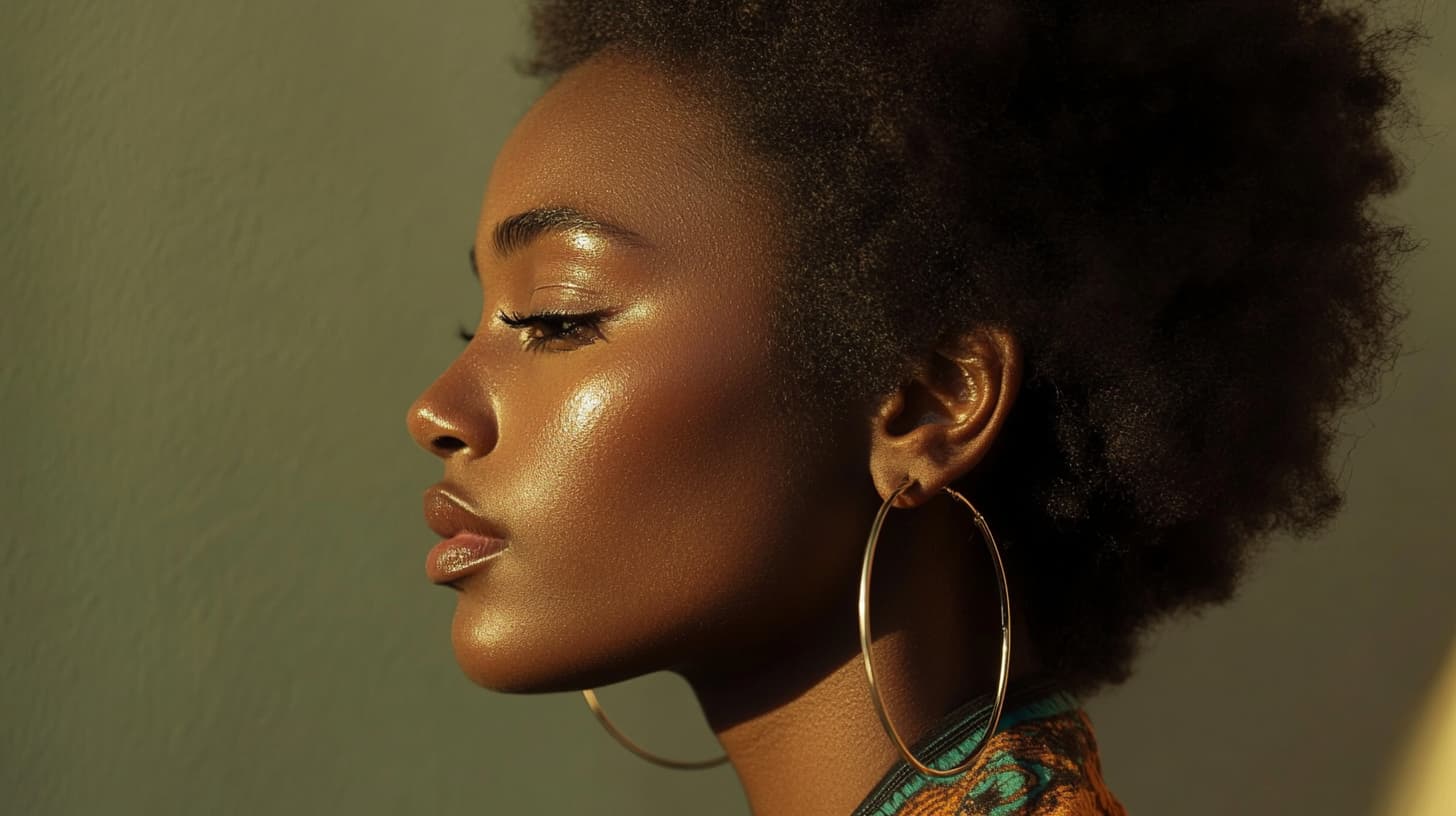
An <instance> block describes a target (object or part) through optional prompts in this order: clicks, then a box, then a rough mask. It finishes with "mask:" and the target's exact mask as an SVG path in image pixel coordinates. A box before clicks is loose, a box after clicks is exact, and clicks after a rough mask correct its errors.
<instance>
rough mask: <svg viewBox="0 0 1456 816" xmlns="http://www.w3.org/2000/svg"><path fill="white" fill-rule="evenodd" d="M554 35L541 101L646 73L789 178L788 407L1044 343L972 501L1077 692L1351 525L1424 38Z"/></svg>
mask: <svg viewBox="0 0 1456 816" xmlns="http://www.w3.org/2000/svg"><path fill="white" fill-rule="evenodd" d="M532 11H533V16H532V22H533V30H534V33H535V37H536V40H535V41H536V48H535V52H534V54H533V55H532V57H531V59H530V60H529V61H528V62H527V63H526V65H525V66H524V68H525V70H526V71H528V72H529V73H531V74H534V75H537V76H544V77H554V76H559V75H560V74H561V73H563V72H565V71H567V70H569V69H571V68H572V67H574V66H575V65H577V64H579V63H581V62H582V61H584V60H586V59H588V58H590V57H592V56H594V55H596V54H598V53H599V52H602V51H604V50H617V51H622V52H625V53H630V54H632V55H635V56H638V57H641V58H645V59H647V60H649V61H651V62H653V63H655V64H658V65H660V66H662V67H664V68H666V69H669V70H670V71H671V72H673V75H674V76H683V77H687V78H689V79H690V80H692V81H693V82H695V83H696V85H697V87H700V88H702V89H703V90H704V92H705V93H708V94H709V95H710V98H712V99H714V100H716V102H717V105H718V107H720V108H721V109H722V110H723V113H724V114H725V115H726V116H727V117H728V118H729V120H730V122H731V123H732V127H733V130H734V133H735V135H736V136H737V138H739V139H740V140H741V141H742V143H743V144H744V145H745V146H746V147H747V148H748V149H749V150H750V151H751V152H752V153H753V154H755V155H756V156H758V157H759V158H761V159H762V160H763V161H764V163H765V166H766V167H770V168H773V172H772V173H771V174H770V176H771V177H772V178H773V179H774V180H775V183H774V184H773V185H771V186H773V187H774V188H775V190H776V191H777V192H776V193H775V195H776V198H777V199H778V201H779V203H780V204H781V205H782V208H783V210H784V216H785V219H784V220H785V222H786V223H788V224H790V225H791V229H792V231H793V233H794V235H793V238H792V248H791V251H790V252H789V253H788V254H789V255H790V257H789V258H788V259H787V261H786V271H785V272H784V275H783V276H782V277H783V280H784V284H783V286H784V289H783V291H782V293H781V297H780V298H779V300H780V306H779V312H780V315H779V319H778V321H777V323H776V325H777V327H778V328H777V332H778V334H777V336H776V337H775V338H773V340H774V341H775V348H777V349H779V350H780V352H781V354H782V356H781V358H780V359H782V360H785V361H791V364H788V365H787V367H786V374H788V375H790V378H791V383H792V385H791V389H790V390H791V391H792V393H790V394H788V395H787V396H785V397H784V399H786V401H787V402H789V403H790V404H795V403H800V402H807V400H802V399H800V397H803V396H804V395H808V394H811V393H815V392H816V391H817V392H820V393H824V392H827V393H830V394H833V395H836V396H837V397H841V398H843V401H844V404H856V405H858V404H864V403H863V402H862V401H863V400H866V399H867V398H869V397H871V396H873V395H876V394H883V393H885V392H886V391H887V390H888V389H890V388H893V387H895V386H896V385H897V384H898V383H899V382H901V381H902V380H903V378H904V377H905V376H906V375H907V373H908V372H910V371H911V367H912V366H913V365H915V361H916V360H919V359H923V358H924V356H925V354H926V353H927V351H929V350H930V349H932V348H933V347H934V345H935V344H936V343H937V342H939V341H940V340H942V339H943V338H944V337H946V336H947V334H949V333H952V332H959V331H964V330H967V329H969V328H972V327H974V326H977V325H988V326H989V325H994V326H1000V327H1004V328H1005V329H1007V330H1008V331H1010V332H1011V333H1012V334H1014V335H1015V336H1016V337H1017V339H1018V340H1019V343H1020V345H1021V348H1022V351H1023V355H1024V363H1023V365H1024V370H1023V382H1022V387H1021V391H1020V393H1019V395H1018V396H1017V398H1016V403H1015V406H1014V408H1013V410H1012V411H1011V414H1010V416H1009V418H1008V420H1007V423H1006V425H1005V426H1004V428H1003V430H1002V432H1001V435H1000V436H999V437H998V439H997V440H996V443H995V445H994V447H993V450H992V454H991V456H990V457H988V459H987V460H986V461H984V462H983V463H982V464H981V466H979V467H978V468H976V469H975V471H974V472H973V474H972V476H974V482H973V486H972V487H970V488H968V489H969V491H970V492H969V495H971V496H972V498H973V499H974V500H975V501H976V502H977V505H978V506H979V507H981V508H982V509H983V511H984V512H985V514H986V517H987V518H988V520H989V521H990V522H991V523H992V524H993V525H994V526H995V528H996V530H997V537H998V540H1000V541H1001V543H1002V544H1003V545H1004V548H1005V551H1006V560H1007V564H1008V569H1009V570H1011V571H1012V573H1013V576H1014V578H1015V580H1016V584H1017V586H1018V588H1019V593H1018V595H1019V597H1020V598H1021V599H1022V600H1023V601H1024V612H1025V614H1026V616H1027V620H1028V626H1029V627H1030V632H1031V636H1032V638H1033V639H1034V640H1035V642H1036V644H1037V646H1038V647H1039V651H1040V652H1041V654H1042V655H1043V661H1044V663H1046V664H1047V668H1048V669H1049V670H1050V671H1052V672H1054V673H1055V674H1057V675H1058V676H1059V677H1060V678H1061V680H1062V682H1063V683H1064V684H1065V685H1066V686H1067V687H1068V688H1070V689H1072V690H1075V691H1082V692H1086V691H1090V690H1092V689H1094V688H1096V687H1098V686H1101V685H1104V684H1107V683H1116V682H1121V681H1122V680H1123V679H1125V678H1126V677H1127V675H1128V672H1129V669H1130V663H1131V660H1132V657H1133V654H1134V652H1135V650H1136V645H1137V643H1138V639H1139V636H1140V634H1141V633H1142V632H1143V631H1144V630H1145V629H1146V627H1147V626H1148V624H1150V623H1151V622H1153V621H1155V620H1156V619H1158V618H1159V617H1161V616H1164V615H1166V614H1168V613H1170V612H1173V611H1176V610H1180V609H1188V608H1192V607H1195V606H1198V605H1201V604H1206V603H1210V602H1219V601H1224V600H1226V599H1228V598H1229V597H1230V596H1231V595H1232V592H1233V588H1234V586H1235V583H1236V581H1237V579H1238V577H1239V576H1240V574H1241V572H1242V571H1243V566H1244V564H1245V561H1246V560H1247V559H1246V554H1247V553H1248V552H1249V550H1250V548H1251V546H1253V545H1254V544H1256V543H1257V542H1259V541H1260V540H1262V539H1264V538H1265V537H1266V536H1267V535H1268V534H1270V533H1272V532H1276V531H1284V532H1288V533H1292V534H1297V535H1309V534H1311V533H1313V532H1315V531H1317V530H1318V529H1320V528H1322V527H1323V526H1324V525H1325V524H1326V523H1327V522H1328V521H1329V520H1330V519H1331V518H1332V517H1333V516H1334V514H1335V513H1336V512H1337V511H1338V509H1339V508H1340V506H1341V503H1342V500H1343V499H1342V495H1341V490H1340V486H1339V484H1338V483H1337V476H1336V474H1334V473H1332V472H1331V468H1330V462H1329V460H1330V458H1331V456H1330V454H1331V448H1332V445H1333V443H1334V441H1335V439H1336V435H1337V425H1338V420H1339V418H1340V414H1341V412H1342V411H1343V410H1344V409H1346V408H1348V407H1349V406H1351V405H1352V404H1355V403H1357V402H1358V401H1359V400H1361V399H1363V398H1365V397H1368V396H1371V395H1372V394H1374V393H1376V392H1377V391H1378V385H1379V380H1380V375H1381V373H1382V372H1383V371H1384V370H1385V369H1387V368H1388V367H1389V366H1390V365H1392V364H1393V363H1394V360H1395V358H1396V356H1397V354H1398V350H1399V343H1398V340H1397V335H1396V331H1397V328H1398V326H1399V324H1400V321H1401V320H1402V319H1403V318H1404V316H1405V310H1404V308H1403V307H1402V306H1401V305H1400V303H1399V302H1398V300H1397V298H1396V293H1395V291H1394V290H1395V285H1396V279H1395V277H1394V273H1395V270H1396V268H1397V265H1398V263H1399V261H1400V260H1401V258H1402V257H1403V256H1404V254H1405V253H1407V252H1408V251H1410V250H1412V249H1414V248H1415V242H1414V241H1412V240H1411V238H1410V236H1409V235H1408V233H1407V231H1406V230H1405V228H1403V227H1401V226H1399V225H1395V224H1391V223H1387V222H1385V221H1383V220H1381V218H1380V217H1378V216H1377V214H1376V213H1375V212H1374V210H1373V203H1374V200H1375V199H1376V198H1377V197H1379V196H1383V195H1388V194H1389V193H1391V192H1393V191H1394V190H1395V189H1396V188H1397V187H1398V185H1399V182H1400V181H1401V178H1402V169H1401V166H1400V164H1399V161H1398V159H1397V157H1396V156H1395V154H1394V152H1393V150H1392V148H1391V147H1390V145H1389V144H1387V142H1386V137H1387V135H1388V132H1389V131H1390V129H1391V127H1392V126H1393V125H1400V124H1407V123H1408V122H1409V121H1410V120H1411V118H1412V116H1411V114H1410V111H1409V108H1408V106H1407V105H1406V104H1405V103H1404V101H1403V99H1404V98H1403V96H1402V91H1401V84H1400V81H1399V65H1398V59H1399V58H1400V57H1401V56H1402V55H1403V54H1404V53H1405V52H1406V51H1407V50H1408V47H1409V46H1410V45H1411V44H1412V43H1413V42H1414V41H1416V40H1417V39H1419V38H1420V37H1421V36H1422V34H1421V32H1420V30H1419V28H1418V26H1417V25H1416V24H1414V23H1409V22H1407V23H1401V24H1395V25H1376V24H1375V23H1374V22H1373V21H1374V17H1375V15H1374V14H1373V13H1371V12H1370V11H1368V10H1362V9H1361V8H1358V7H1355V8H1332V7H1331V6H1330V4H1328V3H1325V2H1320V1H1319V0H1222V1H1221V2H1196V1H1195V0H1182V1H1181V2H1177V1H1173V0H1168V1H1165V2H1147V0H1098V1H1097V2H1085V1H1084V2H1056V1H1055V0H947V1H946V2H895V3H887V2H882V0H840V1H839V2H834V1H833V0H801V1H800V2H773V1H772V0H691V1H687V0H685V1H684V2H672V3H668V2H651V1H650V0H537V2H535V3H534V5H533V9H532ZM820 403H821V404H822V400H821V401H820ZM969 479H970V477H968V480H969Z"/></svg>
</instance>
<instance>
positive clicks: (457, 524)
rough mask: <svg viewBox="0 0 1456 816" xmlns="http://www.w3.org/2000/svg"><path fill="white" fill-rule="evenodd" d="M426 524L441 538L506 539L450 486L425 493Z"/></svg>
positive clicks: (439, 485) (442, 486) (431, 489)
mask: <svg viewBox="0 0 1456 816" xmlns="http://www.w3.org/2000/svg"><path fill="white" fill-rule="evenodd" d="M425 523H426V524H428V525H430V529H431V530H434V531H435V533H436V534H437V535H439V536H440V537H441V538H453V537H454V536H455V535H457V534H459V533H475V534H476V535H483V536H486V537H487V538H505V536H504V535H503V534H502V533H501V531H500V530H498V529H497V528H496V527H495V526H494V525H493V524H491V523H490V522H489V521H488V520H486V519H484V518H482V517H481V516H480V514H478V513H476V512H475V511H473V510H471V509H470V505H469V504H468V503H467V502H466V501H465V500H464V499H461V498H460V497H459V496H457V495H456V494H455V492H454V490H453V488H452V487H451V486H450V485H448V484H437V485H433V486H431V487H430V489H429V490H426V491H425Z"/></svg>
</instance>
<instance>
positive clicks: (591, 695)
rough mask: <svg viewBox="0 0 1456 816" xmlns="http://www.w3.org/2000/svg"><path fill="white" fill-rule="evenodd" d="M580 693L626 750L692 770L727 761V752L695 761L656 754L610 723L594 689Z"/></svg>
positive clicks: (671, 765) (665, 763)
mask: <svg viewBox="0 0 1456 816" xmlns="http://www.w3.org/2000/svg"><path fill="white" fill-rule="evenodd" d="M581 694H582V696H583V697H585V698H586V704H587V705H588V706H589V707H590V708H591V710H592V713H593V714H595V715H597V719H598V720H601V722H602V727H603V728H606V729H607V733H608V734H611V735H612V737H613V738H614V739H616V740H617V742H620V743H622V745H623V747H625V748H626V749H627V750H628V751H631V752H632V753H634V754H636V755H637V756H640V757H642V758H643V759H645V760H647V761H648V762H652V763H655V764H658V765H662V766H663V767H666V768H679V769H683V770H694V769H698V768H712V767H715V766H718V765H722V764H723V763H725V762H727V761H728V755H727V754H724V755H723V756H720V757H718V758H717V759H703V760H698V761H695V762H689V761H684V760H680V759H668V758H667V757H661V756H658V755H657V754H654V753H652V752H651V751H649V750H647V749H646V748H643V747H642V746H640V745H638V744H637V743H635V742H633V741H632V740H630V739H628V738H627V735H626V734H623V733H622V732H621V731H618V730H617V727H616V726H615V725H612V721H611V720H608V719H607V715H606V714H605V713H604V712H603V711H602V705H601V703H599V702H597V695H596V692H595V691H592V690H591V689H582V692H581Z"/></svg>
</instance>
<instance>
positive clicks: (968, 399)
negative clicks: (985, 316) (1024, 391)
mask: <svg viewBox="0 0 1456 816" xmlns="http://www.w3.org/2000/svg"><path fill="white" fill-rule="evenodd" d="M1020 383H1021V350H1020V346H1019V345H1018V343H1017V342H1016V339H1015V337H1014V336H1012V335H1011V334H1010V333H1009V332H1006V331H1004V330H1001V329H997V328H988V327H981V328H977V329H975V330H973V331H971V332H969V333H967V334H965V335H963V336H959V337H955V338H952V339H951V341H950V342H948V343H945V344H942V345H941V346H940V347H939V348H937V349H936V350H935V351H934V352H933V354H932V356H931V357H930V358H929V359H927V360H926V361H925V363H924V364H923V365H921V366H918V367H917V368H916V370H915V373H914V374H913V375H912V376H911V377H910V378H908V379H907V380H906V381H905V382H903V383H901V384H900V385H899V386H897V387H896V388H895V389H894V390H893V391H891V392H890V393H889V394H886V395H885V397H884V399H883V400H882V401H881V403H880V404H879V406H878V410H877V411H876V413H875V416H874V423H873V427H872V434H871V446H870V463H869V464H870V473H871V477H872V478H873V479H874V482H875V489H876V490H877V491H878V492H879V494H880V497H881V498H882V499H888V498H889V496H890V495H891V494H892V493H893V492H894V491H895V489H896V488H898V487H899V486H900V485H901V484H903V483H904V482H905V480H906V479H907V478H909V479H912V480H913V481H914V484H912V485H911V486H910V487H908V488H906V490H905V491H904V492H903V493H901V494H900V496H899V498H898V499H896V501H895V506H896V507H902V508H905V507H915V506H918V505H920V504H922V503H924V502H925V501H928V500H929V499H931V498H933V497H934V496H935V495H936V494H937V493H939V492H940V490H941V489H942V488H944V487H946V486H948V485H950V484H951V483H953V482H955V481H956V480H958V479H960V478H961V477H962V476H964V475H965V474H967V473H969V472H970V470H971V469H972V468H974V467H975V466H976V464H977V463H978V462H980V461H981V459H983V458H984V457H985V456H986V453H987V452H988V451H989V450H990V446H991V443H992V442H993V441H994V440H995V438H996V435H997V434H998V433H999V432H1000V430H1001V427H1002V426H1003V425H1004V424H1005V421H1006V416H1007V414H1008V413H1009V412H1010V410H1011V406H1012V404H1013V403H1014V402H1015V399H1016V393H1017V391H1018V390H1019V389H1020Z"/></svg>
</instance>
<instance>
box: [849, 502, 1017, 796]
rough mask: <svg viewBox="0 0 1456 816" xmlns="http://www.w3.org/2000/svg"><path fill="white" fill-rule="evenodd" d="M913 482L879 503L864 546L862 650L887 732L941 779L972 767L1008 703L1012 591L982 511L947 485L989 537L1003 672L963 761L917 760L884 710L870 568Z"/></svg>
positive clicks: (904, 752)
mask: <svg viewBox="0 0 1456 816" xmlns="http://www.w3.org/2000/svg"><path fill="white" fill-rule="evenodd" d="M913 483H914V480H913V479H910V478H908V477H907V478H906V479H905V482H904V483H903V484H901V485H900V486H899V487H897V488H895V492H893V493H891V494H890V497H889V498H888V499H885V502H884V504H881V505H880V512H879V513H878V514H876V515H875V522H874V524H872V525H871V526H870V540H869V543H868V544H866V545H865V555H864V567H863V568H862V569H861V570H860V577H859V645H860V652H861V654H862V655H863V656H864V667H865V677H866V678H868V679H869V681H870V699H871V700H872V701H873V702H874V704H875V713H877V714H879V715H880V724H881V725H883V726H885V733H886V734H888V735H889V736H890V739H891V740H892V741H893V742H894V743H895V747H896V748H899V749H900V755H901V756H903V757H904V758H905V761H906V762H908V763H910V764H911V765H913V766H914V767H915V769H916V770H917V771H919V772H920V773H922V774H925V775H926V776H934V777H942V778H943V777H948V776H959V775H960V774H963V773H965V772H966V771H968V770H970V768H971V766H972V765H973V764H975V762H976V760H977V759H978V758H980V756H981V753H982V752H983V751H984V750H985V749H986V746H987V745H989V744H990V742H991V735H992V734H994V733H996V726H997V724H999V723H1000V721H1001V710H1002V708H1003V707H1004V706H1005V705H1006V685H1007V679H1008V678H1009V676H1010V669H1011V597H1010V591H1009V589H1008V588H1007V586H1006V568H1005V566H1004V565H1003V564H1002V563H1001V550H1000V549H999V548H998V547H997V546H996V539H995V538H994V537H993V536H992V535H991V528H990V527H989V526H987V524H986V520H985V519H984V518H982V517H981V513H980V511H979V510H977V509H976V507H975V505H973V504H971V503H970V502H969V501H968V500H967V499H966V497H965V496H962V495H961V494H959V493H957V492H956V491H954V490H951V489H950V488H949V487H946V488H944V490H945V492H946V493H949V494H950V495H951V496H953V497H954V498H955V499H957V500H958V501H960V503H961V504H964V505H965V506H966V507H969V508H971V513H973V514H974V515H975V519H976V526H977V527H978V528H980V531H981V536H982V537H983V538H984V539H985V540H986V549H987V550H988V551H989V552H990V553H991V563H992V564H993V565H994V566H995V568H996V591H997V594H999V595H1000V596H1001V671H1000V673H999V674H998V676H997V678H996V700H995V702H994V703H993V704H992V706H991V717H990V719H989V720H988V721H987V722H986V731H985V733H984V734H983V735H982V737H981V741H980V742H979V743H977V745H976V747H975V750H973V751H971V752H970V754H969V755H968V756H967V757H966V759H965V761H964V762H962V763H961V764H959V765H957V766H955V767H953V768H947V769H946V770H943V771H942V770H939V769H936V768H932V767H930V766H929V765H926V764H925V763H923V762H921V761H920V760H918V759H916V758H915V755H914V754H912V753H910V747H909V746H908V745H906V744H905V740H904V739H903V738H901V736H900V732H899V731H896V730H895V726H894V725H892V724H891V723H890V715H889V714H887V713H886V712H885V701H884V699H883V698H882V697H881V696H880V687H879V685H877V684H876V683H875V667H874V662H873V661H872V660H871V658H870V640H871V637H870V569H871V567H872V566H873V565H874V560H875V547H876V545H877V544H878V543H879V538H880V528H881V527H882V526H883V525H884V523H885V515H886V514H887V513H889V512H890V505H891V504H894V502H895V499H897V498H899V496H900V494H901V493H903V492H904V491H905V489H906V488H908V487H910V485H911V484H913Z"/></svg>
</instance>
